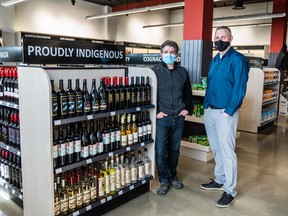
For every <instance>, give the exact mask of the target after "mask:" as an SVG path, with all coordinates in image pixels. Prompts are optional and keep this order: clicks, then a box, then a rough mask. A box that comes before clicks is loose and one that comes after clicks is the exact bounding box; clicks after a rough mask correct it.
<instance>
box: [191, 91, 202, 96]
mask: <svg viewBox="0 0 288 216" xmlns="http://www.w3.org/2000/svg"><path fill="white" fill-rule="evenodd" d="M192 95H193V96H201V97H204V96H205V91H201V90H192Z"/></svg>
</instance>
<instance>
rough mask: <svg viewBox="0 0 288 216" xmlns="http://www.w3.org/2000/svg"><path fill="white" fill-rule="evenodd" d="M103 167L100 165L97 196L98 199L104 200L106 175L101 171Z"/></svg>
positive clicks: (97, 174) (97, 173)
mask: <svg viewBox="0 0 288 216" xmlns="http://www.w3.org/2000/svg"><path fill="white" fill-rule="evenodd" d="M101 167H102V163H101V162H100V163H98V169H97V172H96V176H97V179H98V187H97V196H98V199H102V198H103V197H104V195H105V191H104V173H103V172H102V170H101Z"/></svg>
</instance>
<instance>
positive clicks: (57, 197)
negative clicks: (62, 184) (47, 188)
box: [54, 182, 61, 216]
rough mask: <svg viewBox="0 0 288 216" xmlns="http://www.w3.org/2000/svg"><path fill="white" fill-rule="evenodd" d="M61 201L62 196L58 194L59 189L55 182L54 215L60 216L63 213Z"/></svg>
mask: <svg viewBox="0 0 288 216" xmlns="http://www.w3.org/2000/svg"><path fill="white" fill-rule="evenodd" d="M60 199H61V196H60V194H59V192H58V189H57V183H56V182H54V215H55V216H56V215H60V213H61V209H60Z"/></svg>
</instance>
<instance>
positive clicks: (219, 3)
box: [76, 0, 273, 7]
mask: <svg viewBox="0 0 288 216" xmlns="http://www.w3.org/2000/svg"><path fill="white" fill-rule="evenodd" d="M76 1H77V0H76ZM84 1H87V2H92V3H95V4H99V5H105V6H110V7H115V6H121V5H122V6H123V5H127V4H133V3H135V5H137V4H139V3H140V4H141V3H145V2H147V0H84ZM148 1H150V0H148ZM271 1H273V0H244V1H243V2H244V6H245V4H254V3H261V2H271ZM150 2H151V1H150ZM158 2H159V1H155V5H156V4H158ZM175 2H179V1H175ZM234 2H235V1H233V0H216V1H214V7H227V6H233V5H234V4H235V3H234Z"/></svg>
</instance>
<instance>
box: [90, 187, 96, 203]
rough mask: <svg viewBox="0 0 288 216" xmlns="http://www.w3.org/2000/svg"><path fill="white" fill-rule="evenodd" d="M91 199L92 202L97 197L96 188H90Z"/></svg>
mask: <svg viewBox="0 0 288 216" xmlns="http://www.w3.org/2000/svg"><path fill="white" fill-rule="evenodd" d="M90 190H91V199H92V200H94V199H96V197H97V188H96V187H91V189H90Z"/></svg>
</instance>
